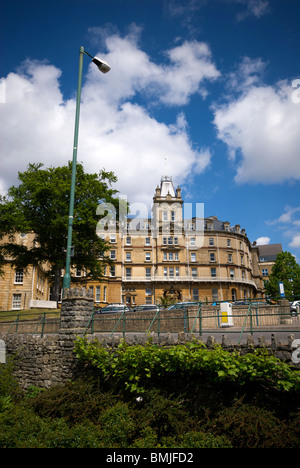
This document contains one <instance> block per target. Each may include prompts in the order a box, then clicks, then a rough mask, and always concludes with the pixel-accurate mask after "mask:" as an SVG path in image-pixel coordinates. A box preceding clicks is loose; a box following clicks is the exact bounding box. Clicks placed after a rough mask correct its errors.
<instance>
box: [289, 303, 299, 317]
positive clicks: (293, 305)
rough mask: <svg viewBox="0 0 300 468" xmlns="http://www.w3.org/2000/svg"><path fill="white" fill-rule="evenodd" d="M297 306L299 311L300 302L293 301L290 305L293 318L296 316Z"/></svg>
mask: <svg viewBox="0 0 300 468" xmlns="http://www.w3.org/2000/svg"><path fill="white" fill-rule="evenodd" d="M297 306H298V307H299V310H300V301H294V302H293V303H292V304H291V307H290V309H291V315H293V316H295V315H297Z"/></svg>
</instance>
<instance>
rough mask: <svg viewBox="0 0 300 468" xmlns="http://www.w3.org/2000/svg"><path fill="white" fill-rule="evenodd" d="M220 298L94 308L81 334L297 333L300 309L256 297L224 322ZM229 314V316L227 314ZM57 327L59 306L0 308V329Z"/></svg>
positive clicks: (52, 330) (40, 331) (46, 330)
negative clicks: (179, 304) (104, 310)
mask: <svg viewBox="0 0 300 468" xmlns="http://www.w3.org/2000/svg"><path fill="white" fill-rule="evenodd" d="M222 304H224V303H222V302H198V303H195V305H194V306H193V307H183V308H180V309H167V308H164V307H158V308H157V307H156V306H154V307H155V308H154V309H153V310H150V311H141V312H131V311H130V312H120V313H110V314H101V313H98V309H96V308H94V310H93V313H92V314H91V316H90V317H89V318H88V320H87V321H86V324H85V326H84V327H83V329H84V333H83V334H92V335H93V334H97V333H105V334H108V335H110V336H113V335H114V334H119V335H120V334H121V336H123V337H125V336H126V334H132V333H133V334H141V333H142V334H150V333H152V334H153V333H154V334H156V335H157V336H158V337H159V336H160V335H161V334H163V333H171V334H172V333H180V332H184V333H187V334H191V335H194V336H198V337H202V336H203V335H207V334H211V335H216V334H220V333H221V334H224V333H226V334H228V333H235V334H238V343H240V342H241V339H242V336H243V335H244V334H245V333H250V334H251V335H253V333H255V332H264V331H266V330H267V331H268V332H272V333H276V332H278V331H282V330H288V331H289V332H290V333H300V313H299V312H300V311H299V309H298V311H297V313H296V315H295V316H292V315H291V313H290V308H289V306H287V307H286V306H285V307H282V306H281V305H280V304H278V303H273V304H267V303H266V302H265V301H260V300H258V299H255V300H252V301H250V302H249V303H248V304H242V305H233V307H232V309H231V310H230V314H228V315H230V317H229V318H230V319H231V320H230V322H231V324H226V323H225V324H224V312H222V310H221V309H222ZM227 318H228V317H227ZM59 329H60V310H58V311H51V312H48V311H47V312H40V313H38V314H37V313H33V312H30V311H18V312H17V313H16V314H15V315H13V314H12V312H0V333H18V334H22V333H24V334H31V335H40V336H41V337H43V336H44V335H48V334H57V333H58V332H59Z"/></svg>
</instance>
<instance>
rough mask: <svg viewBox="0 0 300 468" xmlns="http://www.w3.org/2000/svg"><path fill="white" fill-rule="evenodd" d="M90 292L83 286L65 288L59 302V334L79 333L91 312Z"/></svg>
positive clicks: (85, 324) (91, 300)
mask: <svg viewBox="0 0 300 468" xmlns="http://www.w3.org/2000/svg"><path fill="white" fill-rule="evenodd" d="M93 307H94V299H93V296H92V292H90V291H87V290H86V289H85V288H71V289H67V290H66V291H65V294H64V298H63V299H62V303H61V321H60V327H59V333H60V334H67V335H81V334H82V333H83V332H84V330H85V328H86V326H87V324H88V321H89V318H90V317H91V315H92V313H93Z"/></svg>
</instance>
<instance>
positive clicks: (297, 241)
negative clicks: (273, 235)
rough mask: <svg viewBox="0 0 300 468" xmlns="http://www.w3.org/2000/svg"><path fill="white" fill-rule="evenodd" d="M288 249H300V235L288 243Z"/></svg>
mask: <svg viewBox="0 0 300 468" xmlns="http://www.w3.org/2000/svg"><path fill="white" fill-rule="evenodd" d="M289 247H294V248H300V234H297V235H296V236H294V237H293V240H292V241H291V242H290V243H289Z"/></svg>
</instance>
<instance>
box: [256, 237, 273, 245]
mask: <svg viewBox="0 0 300 468" xmlns="http://www.w3.org/2000/svg"><path fill="white" fill-rule="evenodd" d="M270 241H271V239H270V237H267V236H262V237H259V238H258V239H256V245H268V244H270Z"/></svg>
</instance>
